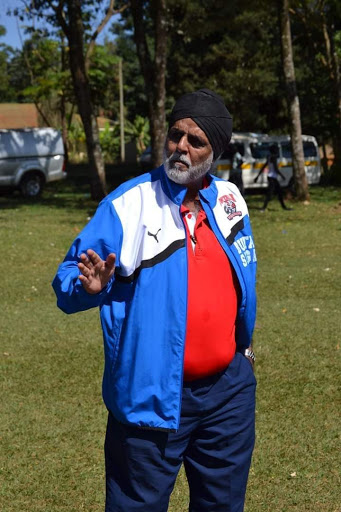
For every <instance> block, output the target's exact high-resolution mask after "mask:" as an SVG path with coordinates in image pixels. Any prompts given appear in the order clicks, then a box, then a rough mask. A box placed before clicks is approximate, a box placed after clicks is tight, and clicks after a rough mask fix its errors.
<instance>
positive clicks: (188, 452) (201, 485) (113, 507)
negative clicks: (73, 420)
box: [105, 353, 256, 512]
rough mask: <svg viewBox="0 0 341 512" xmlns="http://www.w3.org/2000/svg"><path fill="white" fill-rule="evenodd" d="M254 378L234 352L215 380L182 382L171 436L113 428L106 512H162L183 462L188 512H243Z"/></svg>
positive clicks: (109, 427)
mask: <svg viewBox="0 0 341 512" xmlns="http://www.w3.org/2000/svg"><path fill="white" fill-rule="evenodd" d="M255 390H256V379H255V376H254V374H253V369H252V367H251V364H250V362H249V361H248V360H247V359H246V358H245V356H243V355H242V354H240V353H237V354H236V355H235V357H234V359H233V361H232V362H231V364H230V365H229V366H228V368H227V369H226V370H225V371H224V372H221V373H219V374H217V375H215V376H213V377H207V378H204V379H200V380H197V381H194V382H189V383H184V386H183V395H182V409H181V422H180V428H179V430H178V431H177V432H165V431H157V430H148V429H142V428H137V427H134V426H129V425H123V424H122V423H119V422H118V421H117V420H116V419H115V418H114V416H113V415H112V414H111V413H109V417H108V425H107V433H106V440H105V462H106V507H105V511H106V512H137V511H138V512H166V511H167V510H168V504H169V498H170V494H171V492H172V490H173V487H174V483H175V480H176V476H177V474H178V471H179V469H180V466H181V464H182V462H183V463H184V468H185V471H186V476H187V480H188V484H189V490H190V505H189V512H243V510H244V501H245V492H246V485H247V479H248V474H249V468H250V463H251V456H252V451H253V447H254V441H255V421H254V417H255Z"/></svg>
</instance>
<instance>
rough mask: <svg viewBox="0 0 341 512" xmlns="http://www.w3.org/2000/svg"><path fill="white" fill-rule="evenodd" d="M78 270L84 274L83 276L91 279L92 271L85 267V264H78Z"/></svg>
mask: <svg viewBox="0 0 341 512" xmlns="http://www.w3.org/2000/svg"><path fill="white" fill-rule="evenodd" d="M77 266H78V269H79V270H80V271H81V272H82V274H83V276H85V277H90V275H91V271H90V269H89V268H88V267H87V266H86V265H84V264H83V263H78V265H77Z"/></svg>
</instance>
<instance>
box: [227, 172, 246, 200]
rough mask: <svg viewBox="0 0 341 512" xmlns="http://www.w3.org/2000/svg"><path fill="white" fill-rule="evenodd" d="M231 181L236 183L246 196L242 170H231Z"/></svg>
mask: <svg viewBox="0 0 341 512" xmlns="http://www.w3.org/2000/svg"><path fill="white" fill-rule="evenodd" d="M229 181H230V182H231V183H234V184H235V185H237V187H238V189H239V192H240V193H241V194H242V196H244V183H243V176H242V170H241V169H237V170H233V169H232V170H231V173H230V177H229Z"/></svg>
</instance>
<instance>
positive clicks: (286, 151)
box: [281, 142, 292, 158]
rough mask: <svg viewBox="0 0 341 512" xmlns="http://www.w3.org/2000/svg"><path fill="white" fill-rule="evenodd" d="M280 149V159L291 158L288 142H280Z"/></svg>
mask: <svg viewBox="0 0 341 512" xmlns="http://www.w3.org/2000/svg"><path fill="white" fill-rule="evenodd" d="M281 148H282V158H291V157H292V152H291V144H290V142H282V144H281Z"/></svg>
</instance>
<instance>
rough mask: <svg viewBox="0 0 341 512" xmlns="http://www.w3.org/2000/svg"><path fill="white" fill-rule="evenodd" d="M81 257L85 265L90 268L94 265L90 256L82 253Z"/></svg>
mask: <svg viewBox="0 0 341 512" xmlns="http://www.w3.org/2000/svg"><path fill="white" fill-rule="evenodd" d="M80 259H81V262H82V263H83V265H86V266H87V267H88V268H91V267H92V266H93V265H92V262H91V261H90V260H89V258H88V257H87V255H86V254H84V253H82V254H81V255H80Z"/></svg>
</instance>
